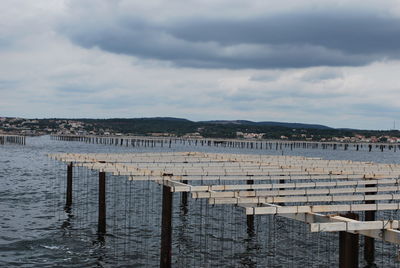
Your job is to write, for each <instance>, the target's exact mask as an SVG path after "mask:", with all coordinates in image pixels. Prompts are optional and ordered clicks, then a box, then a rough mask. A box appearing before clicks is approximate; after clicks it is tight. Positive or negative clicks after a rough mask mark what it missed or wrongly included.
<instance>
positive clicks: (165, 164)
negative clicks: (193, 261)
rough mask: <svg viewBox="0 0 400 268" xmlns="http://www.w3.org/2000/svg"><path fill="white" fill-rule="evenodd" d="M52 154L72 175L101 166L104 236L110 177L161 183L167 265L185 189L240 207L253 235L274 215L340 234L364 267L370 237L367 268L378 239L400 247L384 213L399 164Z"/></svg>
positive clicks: (163, 261)
mask: <svg viewBox="0 0 400 268" xmlns="http://www.w3.org/2000/svg"><path fill="white" fill-rule="evenodd" d="M49 157H50V158H52V159H54V160H56V161H61V162H64V163H66V164H67V165H68V172H67V173H68V174H71V172H72V168H75V167H82V168H85V169H88V170H93V171H96V172H98V174H99V176H98V180H99V183H98V185H99V188H98V190H99V191H98V233H99V234H102V235H104V234H106V233H107V229H106V220H107V214H106V207H107V201H106V192H107V191H108V190H107V188H106V184H105V181H106V180H114V179H113V178H112V177H113V176H119V177H121V176H122V177H125V179H126V180H128V181H130V182H132V183H135V182H141V181H149V182H154V183H156V184H159V185H160V187H161V188H162V196H160V197H159V198H160V199H161V203H162V208H161V210H162V220H161V230H160V234H161V235H160V255H159V256H160V257H159V260H160V267H171V266H173V265H171V258H172V256H174V254H178V253H175V252H173V251H172V244H173V241H174V236H173V233H172V227H173V222H174V221H173V215H174V214H173V211H174V210H175V209H176V205H174V203H173V202H172V200H173V196H174V195H176V194H178V193H180V194H181V195H182V198H181V205H184V203H185V202H187V195H190V196H191V198H192V200H194V201H195V202H196V200H207V203H208V204H209V205H210V206H211V207H210V208H209V209H210V210H215V209H216V207H218V206H234V207H235V208H237V209H240V210H241V211H242V213H243V218H244V219H246V220H247V229H248V230H247V231H248V233H249V236H257V230H256V229H255V228H254V220H255V219H256V218H257V217H265V216H268V215H275V216H278V217H282V218H285V219H290V220H293V221H296V222H303V223H304V224H307V225H308V230H309V232H311V233H324V232H337V233H339V234H340V235H339V239H338V241H337V244H338V246H339V259H338V260H337V263H339V267H343V268H344V267H358V266H359V255H358V252H359V247H360V243H359V236H362V237H364V238H365V242H364V244H363V245H364V255H363V262H365V263H366V264H368V266H367V267H374V265H375V261H376V260H375V257H374V252H375V250H376V249H375V246H374V241H375V240H377V241H384V242H385V243H392V244H395V245H400V231H399V230H398V229H399V228H400V221H399V220H398V219H393V218H391V217H389V218H377V217H376V213H379V212H383V211H399V210H400V203H399V200H400V194H398V192H399V190H400V186H399V182H400V165H398V164H377V163H371V162H356V161H349V160H324V159H321V158H307V157H302V156H268V155H242V154H215V153H197V152H196V153H194V152H187V153H134V154H51V155H49ZM67 180H68V181H69V180H71V182H68V183H66V187H67V188H68V189H66V193H67V195H66V203H67V206H73V204H74V200H72V191H73V188H72V177H71V175H68V176H67ZM119 183H122V182H119ZM184 196H186V197H184ZM77 198H79V196H78V197H77ZM154 198H157V197H154ZM185 199H186V201H185ZM186 209H187V210H189V211H190V209H191V208H190V207H189V208H187V207H186ZM186 213H187V212H186ZM197 213H199V212H197ZM383 215H385V214H383ZM135 216H137V217H141V215H135ZM214 216H215V215H214ZM219 217H224V215H219ZM274 219H275V218H274ZM317 246H318V245H317Z"/></svg>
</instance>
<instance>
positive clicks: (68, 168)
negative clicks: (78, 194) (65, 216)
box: [65, 162, 73, 210]
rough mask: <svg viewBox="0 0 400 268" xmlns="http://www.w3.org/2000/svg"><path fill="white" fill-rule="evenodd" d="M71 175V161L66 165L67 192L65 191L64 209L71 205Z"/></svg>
mask: <svg viewBox="0 0 400 268" xmlns="http://www.w3.org/2000/svg"><path fill="white" fill-rule="evenodd" d="M72 177H73V164H72V162H71V163H69V164H68V165H67V192H66V202H65V207H66V209H68V210H69V209H70V208H71V206H72Z"/></svg>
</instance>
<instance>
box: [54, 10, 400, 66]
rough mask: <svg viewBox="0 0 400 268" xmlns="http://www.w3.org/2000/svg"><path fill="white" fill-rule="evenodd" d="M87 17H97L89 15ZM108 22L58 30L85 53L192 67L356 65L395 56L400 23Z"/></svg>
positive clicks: (296, 16)
mask: <svg viewBox="0 0 400 268" xmlns="http://www.w3.org/2000/svg"><path fill="white" fill-rule="evenodd" d="M87 12H88V14H87V16H92V17H93V16H94V18H95V17H96V13H95V12H92V10H87ZM89 13H90V14H89ZM102 15H103V16H104V14H102ZM110 16H111V17H110V18H106V19H105V20H104V21H105V22H103V23H99V24H96V23H85V22H84V21H82V20H79V19H78V20H77V18H75V17H74V18H72V19H73V20H74V21H66V22H65V23H64V24H63V25H62V26H60V28H59V30H60V32H62V33H63V34H65V35H66V36H68V37H69V38H70V39H71V40H72V41H73V42H75V43H76V44H78V45H80V46H83V47H87V48H91V47H99V48H101V49H103V50H105V51H109V52H112V53H117V54H127V55H133V56H136V57H139V58H148V59H158V60H163V61H168V62H172V63H173V64H175V65H177V66H185V67H195V68H229V69H243V68H256V69H268V68H302V67H310V66H360V65H366V64H369V63H371V62H374V61H379V60H383V59H398V58H399V55H400V19H399V18H395V17H390V16H382V15H378V14H374V13H372V12H366V11H352V12H351V11H349V10H332V11H324V12H322V11H319V12H318V13H316V12H315V13H314V12H305V11H302V12H299V13H293V12H292V13H284V14H275V15H268V16H265V17H250V18H246V19H234V18H231V19H226V18H225V19H206V18H202V17H195V18H185V19H180V20H177V19H175V20H173V19H170V20H166V21H163V22H162V23H160V22H155V21H151V20H145V19H138V18H136V19H132V18H129V17H128V16H126V14H120V13H118V14H117V13H116V14H110ZM80 17H82V18H83V17H84V16H82V14H81V16H80ZM72 19H71V20H72ZM99 20H100V18H99Z"/></svg>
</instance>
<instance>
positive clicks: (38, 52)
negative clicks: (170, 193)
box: [0, 0, 400, 129]
mask: <svg viewBox="0 0 400 268" xmlns="http://www.w3.org/2000/svg"><path fill="white" fill-rule="evenodd" d="M0 8H1V10H2V11H1V15H0V116H19V117H28V118H49V117H69V118H83V117H86V118H87V117H91V118H112V117H153V116H172V117H181V118H187V119H191V120H216V119H246V120H254V121H285V122H302V123H319V124H324V125H328V126H332V127H350V128H364V129H389V128H392V127H393V122H394V121H395V120H396V121H398V122H397V125H400V2H399V1H397V0H393V1H386V0H382V1H375V0H374V1H368V0H360V1H358V0H343V1H342V0H334V1H321V0H307V1H304V0H280V1H272V0H270V1H267V0H252V1H248V0H240V1H239V0H199V1H191V0H185V1H183V0H168V1H166V0H163V1H161V0H159V1H136V0H129V1H128V0H35V1H32V0H1V2H0ZM396 128H397V127H396Z"/></svg>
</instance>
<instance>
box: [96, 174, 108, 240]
mask: <svg viewBox="0 0 400 268" xmlns="http://www.w3.org/2000/svg"><path fill="white" fill-rule="evenodd" d="M97 232H98V234H99V235H104V234H105V233H106V173H105V172H99V218H98V228H97Z"/></svg>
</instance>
